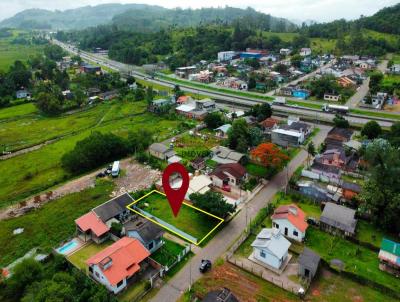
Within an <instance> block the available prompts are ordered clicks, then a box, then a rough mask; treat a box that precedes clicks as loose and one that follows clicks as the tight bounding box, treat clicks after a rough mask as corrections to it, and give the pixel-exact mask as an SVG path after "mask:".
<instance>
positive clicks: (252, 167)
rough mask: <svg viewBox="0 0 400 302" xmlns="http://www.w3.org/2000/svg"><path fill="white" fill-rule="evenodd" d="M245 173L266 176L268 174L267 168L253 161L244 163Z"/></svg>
mask: <svg viewBox="0 0 400 302" xmlns="http://www.w3.org/2000/svg"><path fill="white" fill-rule="evenodd" d="M245 168H246V171H247V173H249V174H250V175H253V176H256V177H266V176H267V175H268V168H266V167H264V166H260V165H256V164H253V163H247V164H246V165H245Z"/></svg>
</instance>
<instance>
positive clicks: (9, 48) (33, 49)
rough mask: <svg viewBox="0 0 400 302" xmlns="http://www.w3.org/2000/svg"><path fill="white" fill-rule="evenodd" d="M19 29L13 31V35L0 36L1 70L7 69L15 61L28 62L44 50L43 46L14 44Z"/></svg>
mask: <svg viewBox="0 0 400 302" xmlns="http://www.w3.org/2000/svg"><path fill="white" fill-rule="evenodd" d="M18 33H19V31H13V36H11V37H7V38H0V71H7V70H8V68H10V66H11V65H13V64H14V61H16V60H20V61H22V62H26V61H27V60H28V59H29V58H30V57H32V56H35V55H38V54H40V53H41V52H42V50H43V46H38V45H21V44H12V43H11V42H12V40H13V39H14V38H15V37H16V36H17V34H18Z"/></svg>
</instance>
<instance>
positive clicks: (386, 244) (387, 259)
mask: <svg viewBox="0 0 400 302" xmlns="http://www.w3.org/2000/svg"><path fill="white" fill-rule="evenodd" d="M378 257H379V261H380V263H379V268H380V269H381V270H384V271H387V272H389V273H392V274H395V275H396V276H400V243H398V242H395V241H392V240H389V239H387V238H383V240H382V243H381V249H380V251H379V255H378Z"/></svg>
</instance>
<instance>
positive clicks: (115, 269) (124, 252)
mask: <svg viewBox="0 0 400 302" xmlns="http://www.w3.org/2000/svg"><path fill="white" fill-rule="evenodd" d="M149 256H150V252H149V251H148V250H147V249H146V248H145V247H144V246H143V244H142V243H141V242H140V241H139V240H138V239H134V238H129V237H124V238H122V239H120V240H118V241H117V242H115V243H113V244H112V245H110V246H109V247H107V248H106V249H104V250H102V251H101V252H100V253H98V254H96V255H94V256H93V257H91V258H90V259H89V260H87V261H86V264H87V265H98V266H99V268H100V269H101V271H102V272H103V274H104V276H105V277H106V278H107V280H108V281H109V282H110V284H111V285H113V286H114V285H116V284H117V283H118V282H120V281H122V280H124V279H125V278H129V277H131V276H133V275H134V274H135V273H136V272H138V271H139V270H140V263H141V262H142V261H143V260H145V259H146V258H147V257H149Z"/></svg>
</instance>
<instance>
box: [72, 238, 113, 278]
mask: <svg viewBox="0 0 400 302" xmlns="http://www.w3.org/2000/svg"><path fill="white" fill-rule="evenodd" d="M112 243H113V242H112V241H107V242H103V243H102V244H96V243H94V242H92V243H89V244H88V245H86V246H85V247H83V248H81V249H80V250H78V251H77V252H75V253H73V254H72V255H70V256H68V257H67V258H68V260H69V261H70V262H71V263H72V264H73V265H75V266H76V267H77V268H79V269H81V270H83V271H86V268H87V264H86V261H87V260H88V259H89V258H90V257H92V256H94V255H96V254H97V253H99V252H101V251H102V250H104V249H105V248H106V247H109V246H110V245H111V244H112Z"/></svg>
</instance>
